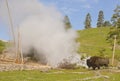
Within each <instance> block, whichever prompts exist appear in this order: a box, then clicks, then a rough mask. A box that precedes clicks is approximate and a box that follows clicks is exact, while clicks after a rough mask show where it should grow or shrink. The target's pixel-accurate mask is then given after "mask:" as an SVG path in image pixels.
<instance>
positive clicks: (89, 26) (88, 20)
mask: <svg viewBox="0 0 120 81" xmlns="http://www.w3.org/2000/svg"><path fill="white" fill-rule="evenodd" d="M91 21H92V20H91V15H90V13H88V14H87V15H86V19H85V23H84V24H85V29H88V28H91Z"/></svg>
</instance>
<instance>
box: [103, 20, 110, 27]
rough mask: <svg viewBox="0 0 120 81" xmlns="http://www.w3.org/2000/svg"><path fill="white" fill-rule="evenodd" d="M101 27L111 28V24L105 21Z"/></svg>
mask: <svg viewBox="0 0 120 81" xmlns="http://www.w3.org/2000/svg"><path fill="white" fill-rule="evenodd" d="M103 26H104V27H111V23H110V22H109V21H105V22H104V23H103Z"/></svg>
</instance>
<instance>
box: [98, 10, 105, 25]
mask: <svg viewBox="0 0 120 81" xmlns="http://www.w3.org/2000/svg"><path fill="white" fill-rule="evenodd" d="M103 23H104V13H103V11H102V10H100V11H99V15H98V20H97V27H102V26H103Z"/></svg>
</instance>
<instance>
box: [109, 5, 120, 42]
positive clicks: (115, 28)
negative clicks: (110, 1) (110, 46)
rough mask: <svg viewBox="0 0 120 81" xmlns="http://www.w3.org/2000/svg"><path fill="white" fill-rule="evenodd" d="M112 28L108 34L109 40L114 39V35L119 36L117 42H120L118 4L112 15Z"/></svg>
mask: <svg viewBox="0 0 120 81" xmlns="http://www.w3.org/2000/svg"><path fill="white" fill-rule="evenodd" d="M111 20H112V26H113V27H112V28H111V30H110V32H109V34H108V40H109V41H113V39H114V36H115V35H116V36H117V43H119V42H120V6H118V5H117V7H116V9H115V10H114V14H113V16H112V19H111Z"/></svg>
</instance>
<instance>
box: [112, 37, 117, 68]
mask: <svg viewBox="0 0 120 81" xmlns="http://www.w3.org/2000/svg"><path fill="white" fill-rule="evenodd" d="M116 37H117V35H115V36H114V45H113V54H112V66H113V65H114V58H115V49H116Z"/></svg>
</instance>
